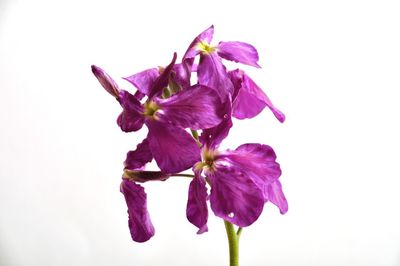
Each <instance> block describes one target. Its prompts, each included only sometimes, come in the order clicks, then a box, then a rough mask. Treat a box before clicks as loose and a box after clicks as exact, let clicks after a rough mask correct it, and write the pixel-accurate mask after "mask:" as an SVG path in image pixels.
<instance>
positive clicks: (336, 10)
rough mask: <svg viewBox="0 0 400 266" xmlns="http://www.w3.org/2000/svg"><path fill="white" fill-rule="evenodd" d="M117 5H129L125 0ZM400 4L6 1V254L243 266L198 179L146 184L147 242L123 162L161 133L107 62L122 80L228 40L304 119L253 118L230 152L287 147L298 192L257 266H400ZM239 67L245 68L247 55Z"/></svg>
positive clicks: (1, 157) (266, 217) (268, 231)
mask: <svg viewBox="0 0 400 266" xmlns="http://www.w3.org/2000/svg"><path fill="white" fill-rule="evenodd" d="M111 2H112V3H111ZM399 14H400V6H399V2H398V1H383V0H381V1H249V0H246V1H244V0H242V1H233V0H231V1H209V0H203V1H193V2H189V1H182V2H178V1H133V0H132V1H127V2H118V1H110V3H107V4H104V3H102V2H101V1H94V2H84V1H76V2H74V1H65V2H60V1H49V2H40V1H4V0H3V1H1V2H0V82H1V83H0V90H1V94H0V127H1V128H0V265H6V266H8V265H78V266H79V265H95V266H100V265H118V266H119V265H130V266H131V265H139V266H141V265H191V266H195V265H228V254H227V241H226V236H225V231H224V227H223V223H222V221H220V220H219V219H217V218H216V217H214V216H212V215H210V221H209V228H210V230H209V232H208V233H205V234H203V235H196V228H195V227H194V226H192V225H191V224H190V223H189V222H188V221H187V220H186V217H185V206H186V199H187V189H188V185H189V180H188V179H185V178H176V179H171V180H169V181H167V182H163V183H161V182H160V183H152V184H146V191H147V193H148V205H149V210H150V213H151V217H152V220H153V223H154V225H155V227H156V235H155V237H154V238H153V239H151V240H150V241H149V242H147V243H144V244H139V243H135V242H132V241H131V239H130V235H129V230H128V226H127V213H126V205H125V202H124V199H123V196H122V194H120V192H119V183H120V176H121V173H122V162H123V161H124V159H125V154H126V152H127V151H128V150H130V149H133V148H134V147H135V146H136V144H137V143H138V142H139V141H141V140H142V139H143V137H144V136H145V135H146V131H147V130H146V129H142V130H141V131H140V133H137V134H134V133H131V134H125V133H122V132H121V131H120V130H119V128H118V127H117V125H116V123H115V120H116V117H117V116H118V114H119V112H120V110H121V109H120V106H119V105H118V104H117V102H115V100H114V99H113V98H112V97H111V96H110V95H108V94H107V93H106V92H105V91H104V90H103V89H102V87H101V86H100V85H99V83H98V82H97V80H96V79H95V78H94V77H93V76H92V73H91V70H90V65H91V64H96V65H99V66H101V67H103V68H104V69H106V70H107V71H108V72H109V73H110V74H111V75H112V76H113V77H115V78H116V79H117V81H118V83H119V84H120V86H121V87H123V88H126V89H130V88H131V86H130V85H129V84H128V83H127V82H126V81H123V80H122V79H120V77H123V76H128V75H131V74H134V73H137V72H139V71H141V70H143V69H146V68H149V67H154V66H158V65H165V64H167V63H168V62H169V60H170V58H171V56H172V53H173V52H174V51H176V52H178V55H179V56H182V55H183V53H184V52H185V50H186V48H187V46H188V45H189V43H190V42H191V41H192V39H193V38H194V37H195V36H196V35H197V34H198V33H200V32H201V31H203V30H204V29H205V28H207V27H209V26H210V25H211V24H214V25H215V36H214V37H215V38H214V43H217V42H218V41H220V40H224V41H230V40H231V41H235V40H240V41H245V42H249V43H251V44H253V45H254V46H256V47H257V49H258V51H259V54H260V64H261V66H262V67H263V68H262V69H260V70H258V69H251V68H249V67H243V68H244V69H245V70H246V71H248V72H249V73H250V74H251V76H252V77H253V79H254V80H255V81H256V82H257V83H258V84H259V85H260V86H261V87H262V88H264V90H265V91H266V92H267V94H268V95H269V96H270V98H271V99H272V100H273V102H274V103H275V104H276V106H277V107H279V108H280V109H281V110H282V111H283V112H284V113H285V114H286V116H287V120H286V122H285V123H284V124H280V123H279V122H278V121H277V120H276V119H275V118H274V117H273V115H272V114H271V113H270V112H269V111H268V110H265V111H264V112H263V113H262V114H261V115H260V116H258V117H257V118H256V119H254V120H251V121H237V120H236V121H235V126H234V128H233V130H232V131H231V134H230V136H229V138H228V139H227V140H226V141H225V142H224V145H223V147H224V148H235V147H237V146H238V145H240V144H242V143H246V142H260V143H266V144H269V145H271V146H273V147H274V149H275V150H276V152H277V154H278V161H279V162H280V163H281V166H282V169H283V175H282V177H281V181H282V183H283V186H284V191H285V193H286V195H287V198H288V200H289V212H288V213H287V214H286V215H284V216H282V215H280V214H279V212H278V210H277V208H276V207H275V206H272V205H269V204H268V205H266V206H265V209H264V212H263V214H262V216H261V217H260V219H259V220H258V221H257V222H256V223H255V224H254V225H252V226H251V227H249V228H246V229H245V230H244V231H243V234H242V239H241V265H243V266H245V265H248V266H253V265H289V266H292V265H293V266H296V265H307V266H311V265H316V266H320V265H321V266H325V265H352V266H354V265H371V266H375V265H383V266H386V265H388V266H389V265H393V266H394V265H397V266H398V265H400V227H399V225H400V208H399V203H400V193H399V189H400V181H399V180H400V171H399V150H400V141H399V136H400V130H399V115H400V107H399V100H400V96H399V95H400V94H399V93H398V92H399V90H400V75H399V74H400V26H399V25H400V16H399ZM230 66H231V67H237V65H235V64H231V65H230Z"/></svg>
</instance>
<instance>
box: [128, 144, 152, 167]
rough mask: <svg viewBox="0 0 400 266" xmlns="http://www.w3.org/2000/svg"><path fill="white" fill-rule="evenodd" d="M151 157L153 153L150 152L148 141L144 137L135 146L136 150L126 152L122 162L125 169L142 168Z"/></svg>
mask: <svg viewBox="0 0 400 266" xmlns="http://www.w3.org/2000/svg"><path fill="white" fill-rule="evenodd" d="M152 159H153V155H152V154H151V150H150V147H149V141H148V140H147V138H146V139H144V140H143V141H142V143H139V144H138V145H137V146H136V150H134V151H129V152H128V154H127V155H126V160H125V162H124V165H125V169H130V170H135V169H142V168H143V167H144V166H145V165H146V164H147V163H149V162H151V160H152Z"/></svg>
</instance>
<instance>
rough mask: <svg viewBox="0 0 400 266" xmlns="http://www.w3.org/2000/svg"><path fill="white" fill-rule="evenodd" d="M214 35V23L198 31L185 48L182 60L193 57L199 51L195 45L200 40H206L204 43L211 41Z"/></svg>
mask: <svg viewBox="0 0 400 266" xmlns="http://www.w3.org/2000/svg"><path fill="white" fill-rule="evenodd" d="M213 35H214V25H211V26H210V27H209V28H208V29H206V30H205V31H203V32H202V33H200V34H199V35H198V36H197V37H196V38H194V40H193V41H192V43H191V44H190V45H189V48H188V49H187V51H186V53H185V55H184V56H183V60H185V59H190V58H193V57H195V56H196V55H198V54H199V53H200V51H199V49H198V47H197V45H198V44H199V43H200V42H206V43H211V40H212V37H213Z"/></svg>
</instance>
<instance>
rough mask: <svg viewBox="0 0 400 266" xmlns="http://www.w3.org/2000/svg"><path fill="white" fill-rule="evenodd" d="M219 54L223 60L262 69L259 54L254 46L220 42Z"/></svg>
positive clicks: (242, 43)
mask: <svg viewBox="0 0 400 266" xmlns="http://www.w3.org/2000/svg"><path fill="white" fill-rule="evenodd" d="M218 54H219V56H221V57H222V58H225V59H227V60H230V61H235V62H238V63H242V64H246V65H250V66H254V67H258V68H259V67H260V66H259V65H258V64H257V62H258V53H257V50H256V48H254V46H252V45H250V44H248V43H244V42H220V43H219V44H218Z"/></svg>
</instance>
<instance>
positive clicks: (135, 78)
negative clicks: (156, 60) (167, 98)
mask: <svg viewBox="0 0 400 266" xmlns="http://www.w3.org/2000/svg"><path fill="white" fill-rule="evenodd" d="M159 76H160V72H159V70H158V68H150V69H147V70H144V71H142V72H140V73H137V74H135V75H132V76H130V77H127V78H124V79H125V80H127V81H129V82H130V83H132V84H133V86H135V87H136V88H137V89H138V90H139V91H140V92H141V93H143V94H145V95H149V94H150V89H151V88H152V86H153V85H154V82H155V81H156V79H157V78H158V77H159Z"/></svg>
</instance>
